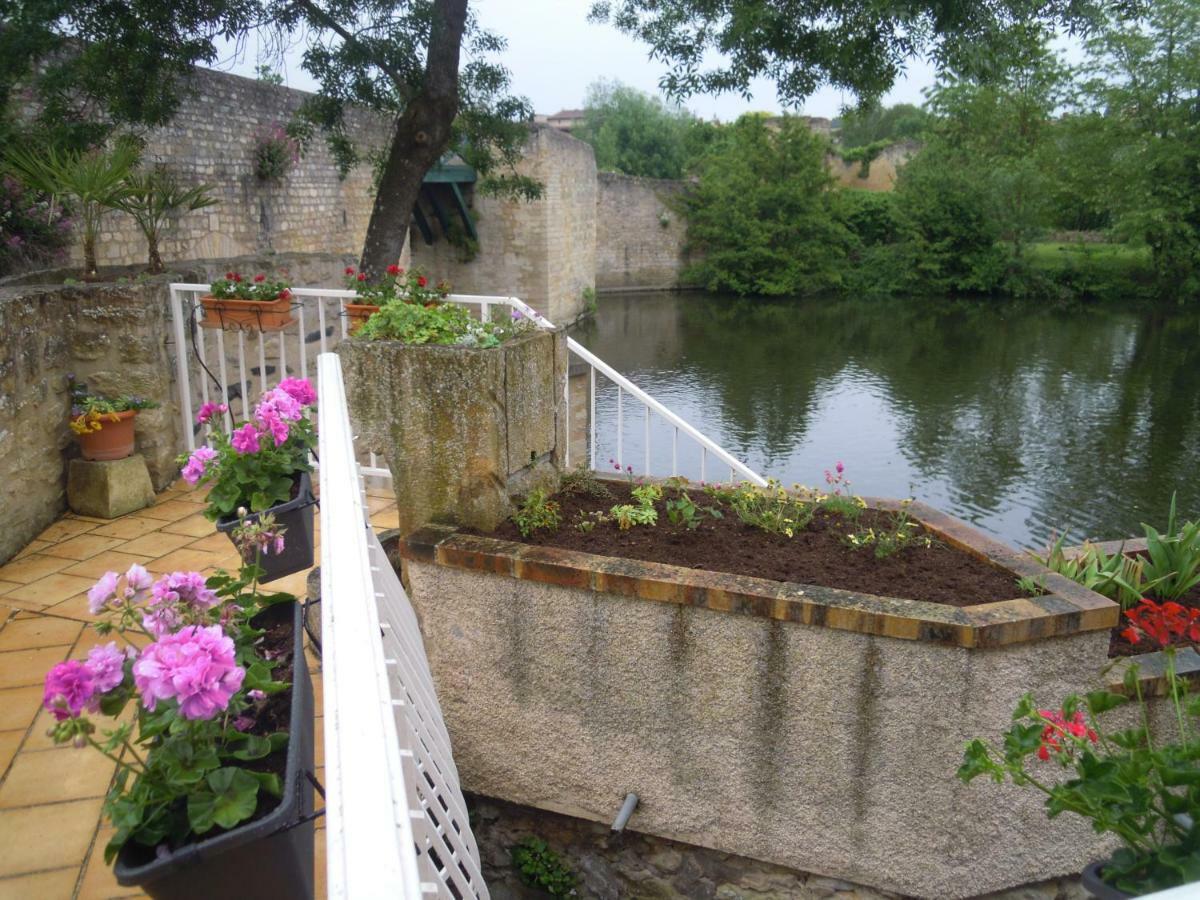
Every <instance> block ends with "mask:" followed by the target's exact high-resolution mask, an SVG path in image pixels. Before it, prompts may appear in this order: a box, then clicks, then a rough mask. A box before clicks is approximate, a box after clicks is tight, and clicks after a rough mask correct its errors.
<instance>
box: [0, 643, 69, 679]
mask: <svg viewBox="0 0 1200 900" xmlns="http://www.w3.org/2000/svg"><path fill="white" fill-rule="evenodd" d="M70 649H71V648H70V647H41V648H38V649H37V650H10V651H9V652H7V653H0V688H13V687H28V686H29V685H34V684H39V685H40V684H42V682H43V681H44V679H45V677H46V671H47V670H48V669H49V668H50V667H51V666H53V665H54V664H55V663H57V662H62V661H63V660H64V659H66V658H67V653H68V652H69V651H70Z"/></svg>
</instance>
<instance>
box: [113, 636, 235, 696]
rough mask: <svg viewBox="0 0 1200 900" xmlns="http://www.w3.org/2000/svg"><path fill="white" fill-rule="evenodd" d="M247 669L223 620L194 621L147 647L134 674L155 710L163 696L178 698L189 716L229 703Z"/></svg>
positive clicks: (142, 691)
mask: <svg viewBox="0 0 1200 900" xmlns="http://www.w3.org/2000/svg"><path fill="white" fill-rule="evenodd" d="M245 677H246V672H245V670H244V669H243V668H242V667H241V666H239V665H238V664H237V662H236V660H235V657H234V646H233V640H232V639H231V638H229V637H228V636H227V635H226V634H225V633H224V632H223V631H222V630H221V628H220V626H218V625H209V626H207V627H201V626H198V625H190V626H188V627H186V628H181V629H180V630H179V631H177V632H176V633H175V634H170V635H166V636H165V637H162V638H160V639H159V640H158V641H156V642H155V643H153V644H151V645H150V646H149V647H147V648H146V649H145V650H143V651H142V655H141V657H140V658H139V659H138V661H137V662H135V663H134V664H133V680H134V684H135V685H136V687H137V690H138V693H139V694H141V697H142V704H143V705H144V706H145V707H146V709H148V710H150V711H151V712H153V711H154V709H155V707H156V706H157V705H158V703H159V701H161V700H177V701H178V702H179V711H180V713H181V714H182V715H183V717H184V718H186V719H211V718H213V717H214V716H216V715H217V714H218V713H220V712H222V711H223V710H224V709H225V708H226V707H228V706H229V701H230V699H231V698H232V697H233V695H234V694H236V693H237V692H238V690H239V689H240V688H241V686H242V680H243V679H244V678H245Z"/></svg>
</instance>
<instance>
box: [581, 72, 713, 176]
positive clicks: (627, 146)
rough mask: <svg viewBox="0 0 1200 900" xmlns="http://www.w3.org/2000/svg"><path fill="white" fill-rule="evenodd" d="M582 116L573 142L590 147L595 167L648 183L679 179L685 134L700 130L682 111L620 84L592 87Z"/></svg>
mask: <svg viewBox="0 0 1200 900" xmlns="http://www.w3.org/2000/svg"><path fill="white" fill-rule="evenodd" d="M584 115H585V119H584V122H583V125H582V127H580V128H578V129H576V130H575V131H574V132H573V136H574V137H577V138H579V139H581V140H584V141H587V142H588V143H589V144H591V145H592V149H593V150H595V152H596V167H597V168H598V169H600V170H601V171H603V172H623V173H625V174H626V175H641V176H643V177H646V178H681V177H682V176H683V172H684V167H685V165H686V164H687V161H688V154H689V151H690V149H691V148H690V146H689V132H691V131H692V130H693V129H695V128H697V127H698V126H700V123H699V122H698V121H697V120H696V118H695V117H694V116H693V115H692V114H691V113H690V112H688V111H687V110H686V109H683V108H682V107H680V106H676V105H669V104H666V103H663V101H662V100H660V99H659V98H658V97H655V96H653V95H651V94H647V93H645V92H644V91H639V90H638V89H637V88H632V87H629V86H627V85H624V84H621V83H620V82H604V81H600V82H596V83H595V84H592V85H590V86H589V87H588V91H587V99H586V101H585V102H584Z"/></svg>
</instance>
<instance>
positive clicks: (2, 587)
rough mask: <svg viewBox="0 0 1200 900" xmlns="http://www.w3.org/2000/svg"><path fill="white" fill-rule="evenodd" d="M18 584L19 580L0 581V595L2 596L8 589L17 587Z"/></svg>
mask: <svg viewBox="0 0 1200 900" xmlns="http://www.w3.org/2000/svg"><path fill="white" fill-rule="evenodd" d="M20 586H21V582H19V581H0V597H3V596H4V595H5V594H6V593H8V592H9V591H11V590H13V589H15V588H19V587H20Z"/></svg>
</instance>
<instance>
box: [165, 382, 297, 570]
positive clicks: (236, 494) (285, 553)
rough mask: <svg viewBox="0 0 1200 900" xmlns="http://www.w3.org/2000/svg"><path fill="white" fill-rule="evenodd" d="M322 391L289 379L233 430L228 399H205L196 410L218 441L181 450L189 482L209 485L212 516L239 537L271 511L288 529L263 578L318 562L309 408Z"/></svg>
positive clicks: (232, 537)
mask: <svg viewBox="0 0 1200 900" xmlns="http://www.w3.org/2000/svg"><path fill="white" fill-rule="evenodd" d="M316 399H317V395H316V391H314V390H313V387H312V385H311V384H310V383H309V382H308V381H307V380H305V379H301V378H285V379H284V380H283V381H281V382H280V383H279V386H278V387H275V388H272V389H271V390H269V391H267V392H266V393H265V394H263V396H262V399H260V400H259V402H258V405H257V406H255V408H254V413H253V415H252V417H251V419H250V420H249V421H248V422H243V423H242V424H241V425H240V426H239V427H237V428H235V429H234V430H233V431H232V432H230V433H226V432H225V431H224V430H223V429H222V428H221V423H222V422H223V421H224V413H225V412H227V411H228V408H227V407H226V405H225V404H216V403H206V404H204V406H202V407H201V408H200V412H199V413H197V415H196V421H197V422H198V423H200V424H209V425H212V426H213V431H212V437H211V441H212V446H208V445H205V446H202V447H197V448H196V449H195V450H194V451H193V452H192V454H191V455H190V456H187V455H186V454H185V456H183V457H180V462H181V464H182V466H183V469H182V472H181V474H182V476H183V478H184V480H185V481H187V482H188V483H189V484H204V485H208V486H209V492H208V508H207V509H206V510H205V515H206V516H208V518H209V519H211V520H213V521H214V522H216V523H217V530H218V531H222V532H224V533H225V534H227V535H229V538H230V540H233V541H234V542H235V543H236V542H237V541H236V534H237V529H238V528H239V527H242V526H244V525H245V524H246V523H251V524H252V523H254V522H255V521H257V520H258V519H259V517H260V516H262V515H263V514H265V513H269V514H271V515H272V516H273V517H274V519H275V521H276V522H278V523H279V524H280V525H281V526H283V527H285V528H287V530H288V533H289V535H290V537H289V539H288V542H287V546H286V547H285V548H283V549H282V552H279V553H275V554H271V555H268V556H266V557H264V558H263V559H262V561H261V565H262V567H263V569H264V574H263V580H264V581H273V580H275V579H276V578H282V577H283V576H284V575H290V574H292V573H293V572H299V571H302V570H303V569H307V568H309V567H310V566H311V565H312V564H313V505H314V504H315V503H316V500H315V499H314V497H313V493H312V480H311V477H310V475H309V473H310V472H311V471H312V464H311V463H310V462H309V457H310V454H311V453H312V450H313V447H314V446H316V435H315V433H314V431H313V427H312V422H310V421H309V419H308V410H309V409H310V408H311V407H312V405H313V404H314V403H315V402H316Z"/></svg>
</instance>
